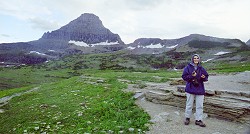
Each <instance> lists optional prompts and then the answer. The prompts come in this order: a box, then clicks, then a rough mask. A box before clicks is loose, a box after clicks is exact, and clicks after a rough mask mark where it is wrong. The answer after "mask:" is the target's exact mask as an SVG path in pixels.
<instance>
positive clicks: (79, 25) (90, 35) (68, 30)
mask: <svg viewBox="0 0 250 134" xmlns="http://www.w3.org/2000/svg"><path fill="white" fill-rule="evenodd" d="M42 39H57V40H58V39H59V40H65V41H70V40H73V41H81V42H85V43H87V44H94V43H100V42H118V43H119V44H124V43H123V42H122V40H121V38H120V36H119V35H118V34H114V33H112V32H111V31H110V30H109V29H107V28H105V27H104V26H103V24H102V21H101V20H100V18H99V17H98V16H96V15H94V14H91V13H84V14H82V15H81V16H79V17H78V18H76V19H75V20H73V21H71V22H69V23H68V24H67V25H65V26H63V27H61V28H60V29H58V30H55V31H52V32H46V33H44V35H43V36H42Z"/></svg>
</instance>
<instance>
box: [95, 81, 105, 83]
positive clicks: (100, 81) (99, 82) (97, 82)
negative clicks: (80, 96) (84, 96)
mask: <svg viewBox="0 0 250 134" xmlns="http://www.w3.org/2000/svg"><path fill="white" fill-rule="evenodd" d="M96 82H97V83H104V80H97V81H96Z"/></svg>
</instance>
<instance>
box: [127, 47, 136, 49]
mask: <svg viewBox="0 0 250 134" xmlns="http://www.w3.org/2000/svg"><path fill="white" fill-rule="evenodd" d="M135 48H136V47H131V46H129V47H127V49H131V50H134V49H135Z"/></svg>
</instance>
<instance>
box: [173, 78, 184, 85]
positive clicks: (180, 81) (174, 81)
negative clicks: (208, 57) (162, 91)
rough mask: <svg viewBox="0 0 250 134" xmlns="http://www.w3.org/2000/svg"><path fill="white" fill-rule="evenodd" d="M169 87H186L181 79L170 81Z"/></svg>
mask: <svg viewBox="0 0 250 134" xmlns="http://www.w3.org/2000/svg"><path fill="white" fill-rule="evenodd" d="M170 85H186V82H185V81H184V80H182V79H178V80H172V81H171V82H170Z"/></svg>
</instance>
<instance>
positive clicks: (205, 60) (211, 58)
mask: <svg viewBox="0 0 250 134" xmlns="http://www.w3.org/2000/svg"><path fill="white" fill-rule="evenodd" d="M213 59H214V58H211V59H207V60H205V61H202V63H206V62H209V61H211V60H213Z"/></svg>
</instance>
